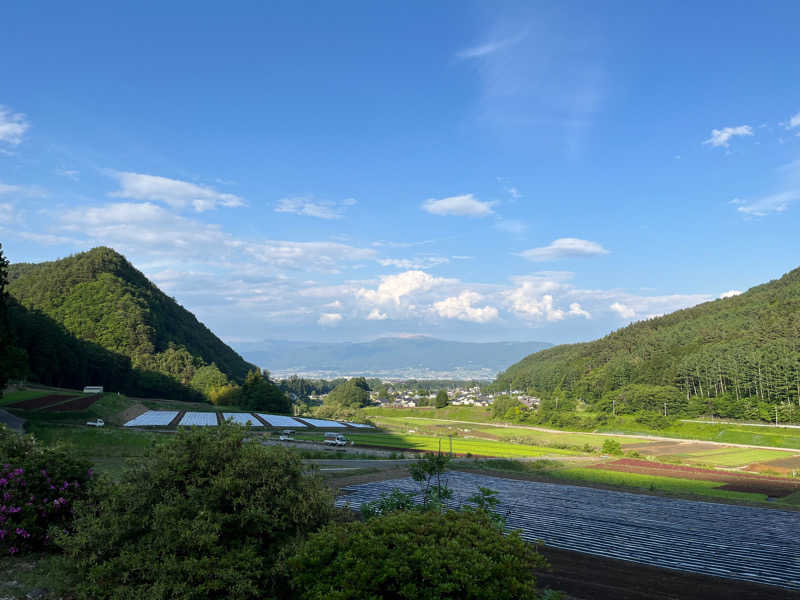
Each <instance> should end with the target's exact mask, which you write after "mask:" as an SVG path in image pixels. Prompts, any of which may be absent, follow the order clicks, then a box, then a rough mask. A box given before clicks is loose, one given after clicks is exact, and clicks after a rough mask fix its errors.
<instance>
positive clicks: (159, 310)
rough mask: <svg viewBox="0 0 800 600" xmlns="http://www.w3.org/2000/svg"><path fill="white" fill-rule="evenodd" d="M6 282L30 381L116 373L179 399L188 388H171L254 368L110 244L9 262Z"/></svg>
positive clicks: (239, 377) (239, 375) (128, 382)
mask: <svg viewBox="0 0 800 600" xmlns="http://www.w3.org/2000/svg"><path fill="white" fill-rule="evenodd" d="M8 280H9V284H8V288H7V291H8V292H9V294H10V298H9V320H10V324H11V330H12V334H13V336H14V337H15V339H16V345H17V346H19V347H20V348H22V349H23V350H25V351H26V352H27V355H28V359H29V362H30V368H29V373H28V375H29V376H30V377H31V378H34V379H39V380H42V379H49V380H50V381H47V383H53V384H65V383H67V381H65V380H70V379H76V378H78V377H80V378H81V380H82V381H86V382H88V381H93V382H97V381H103V380H108V379H109V378H111V379H112V380H113V381H114V382H116V383H117V386H118V387H124V388H126V389H127V390H129V391H137V392H140V393H146V392H149V393H159V392H163V393H168V394H169V395H170V396H172V397H175V396H176V395H177V396H184V395H186V394H181V393H177V391H178V390H177V389H172V390H168V389H165V388H171V387H174V386H175V384H176V383H177V384H178V387H180V386H182V387H183V388H185V390H184V391H186V392H187V393H188V391H189V390H192V389H194V390H199V389H201V387H202V385H203V381H211V382H212V383H213V384H215V385H219V384H223V383H224V382H225V380H226V378H229V379H231V380H233V381H235V382H239V383H241V382H243V381H244V379H245V377H246V376H247V373H248V371H249V370H250V369H252V368H253V367H252V365H249V364H248V363H247V362H246V361H245V360H244V359H242V358H241V357H240V356H239V355H238V354H237V353H236V352H234V351H233V350H232V349H231V348H229V347H228V346H227V345H225V343H223V342H222V341H221V340H220V339H219V338H217V337H216V336H215V335H214V334H213V333H212V332H211V331H210V330H209V329H208V328H207V327H206V326H205V325H203V324H202V323H200V322H199V321H198V320H197V319H196V318H195V316H194V315H193V314H192V313H190V312H189V311H188V310H186V309H185V308H183V307H182V306H180V305H179V304H178V303H177V302H176V301H175V300H173V299H172V298H170V297H169V296H167V295H166V294H164V293H163V292H161V291H160V290H159V289H158V288H157V287H156V286H155V285H154V284H153V283H151V282H150V281H149V280H148V279H147V278H146V277H145V276H144V275H143V274H142V273H141V272H139V271H138V270H136V269H135V268H134V267H133V266H132V265H131V264H130V263H129V262H128V261H127V260H126V259H125V257H123V256H122V255H120V254H119V253H117V252H115V251H114V250H112V249H110V248H102V247H101V248H95V249H93V250H90V251H89V252H84V253H81V254H76V255H74V256H70V257H68V258H64V259H61V260H57V261H53V262H46V263H40V264H12V265H10V267H9V269H8ZM213 366H216V369H215V368H213ZM217 369H218V370H219V371H217ZM76 370H77V371H78V373H75V371H76ZM131 370H132V371H133V373H129V371H131ZM220 372H221V373H220ZM84 377H85V379H83V378H84ZM54 379H58V381H55V380H54ZM70 383H80V382H72V381H70ZM189 395H191V394H189Z"/></svg>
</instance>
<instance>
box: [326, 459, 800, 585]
mask: <svg viewBox="0 0 800 600" xmlns="http://www.w3.org/2000/svg"><path fill="white" fill-rule="evenodd" d="M447 482H448V486H449V488H450V489H451V490H453V492H454V498H453V502H454V504H456V505H459V504H462V503H464V502H465V501H466V499H467V498H468V497H469V496H471V495H472V494H474V493H475V492H476V491H477V489H478V487H479V486H482V487H487V488H490V489H493V490H496V491H497V492H498V499H499V500H500V503H499V505H498V509H497V510H498V512H499V513H500V514H502V515H504V516H506V518H507V525H508V528H509V529H519V530H521V532H522V537H523V538H524V539H526V540H528V541H535V540H541V541H542V542H544V544H545V545H547V546H551V547H553V548H561V549H564V550H573V551H577V552H582V553H586V554H592V555H595V556H602V557H607V558H614V559H620V560H626V561H631V562H635V563H642V564H646V565H652V566H656V567H661V568H667V569H675V570H678V571H684V572H691V573H700V574H705V575H712V576H716V577H724V578H728V579H738V580H742V581H751V582H755V583H759V584H765V585H773V586H779V587H783V588H787V589H791V590H800V556H798V554H797V548H798V545H797V539H796V535H797V531H800V514H798V513H795V512H790V511H782V510H771V509H760V508H752V507H745V506H735V505H728V504H716V503H711V502H698V501H690V500H677V499H672V498H658V497H652V496H643V495H638V494H631V493H626V492H614V491H608V490H599V489H593V488H586V487H576V486H570V485H562V484H552V483H541V482H533V481H519V480H511V479H502V478H498V477H490V476H485V475H476V474H472V473H463V472H451V473H448V475H447ZM393 489H400V490H401V491H405V492H414V493H418V492H419V487H418V484H417V483H416V482H414V481H413V480H412V479H410V478H403V479H394V480H387V481H376V482H372V483H364V484H358V485H350V486H346V487H344V488H343V489H342V491H343V492H345V494H346V495H343V496H340V497H339V498H338V499H337V501H336V502H337V505H338V506H345V505H349V506H350V507H352V508H354V509H357V508H358V507H359V506H360V505H361V504H362V503H364V502H369V501H372V500H375V499H377V498H378V497H380V495H381V494H382V493H387V492H391V490H393Z"/></svg>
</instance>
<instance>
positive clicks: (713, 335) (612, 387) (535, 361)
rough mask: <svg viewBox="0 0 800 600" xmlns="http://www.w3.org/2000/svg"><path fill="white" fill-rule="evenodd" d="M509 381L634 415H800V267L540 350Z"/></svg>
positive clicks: (502, 384) (503, 380) (505, 378)
mask: <svg viewBox="0 0 800 600" xmlns="http://www.w3.org/2000/svg"><path fill="white" fill-rule="evenodd" d="M509 385H511V386H512V387H515V388H523V389H530V390H532V391H533V392H535V393H537V394H539V395H541V396H543V397H545V398H549V397H554V396H562V397H565V398H567V399H573V400H580V399H583V400H584V401H586V402H587V403H589V404H590V405H592V404H593V405H595V407H596V408H598V409H599V410H601V411H606V412H610V411H612V410H614V411H616V414H620V410H622V412H623V413H624V412H626V404H627V408H628V411H627V412H638V411H640V410H651V411H661V410H663V402H665V401H669V402H671V403H673V405H674V408H675V409H676V410H677V411H678V412H681V413H682V414H691V413H695V414H699V413H700V412H707V411H708V410H713V411H714V412H715V413H716V414H720V415H722V416H731V417H738V418H762V419H774V418H775V409H776V408H777V409H778V417H779V419H780V420H781V421H783V422H786V421H789V420H791V421H797V420H798V418H800V405H799V404H798V403H799V402H800V269H795V270H794V271H791V272H790V273H787V274H786V275H784V276H783V277H781V278H780V279H778V280H775V281H771V282H769V283H766V284H763V285H759V286H757V287H754V288H752V289H750V290H749V291H747V292H745V293H744V294H741V295H738V296H734V297H732V298H725V299H720V300H714V301H711V302H706V303H704V304H700V305H698V306H695V307H693V308H689V309H685V310H679V311H677V312H674V313H671V314H669V315H666V316H663V317H658V318H653V319H649V320H646V321H640V322H637V323H633V324H631V325H628V326H627V327H624V328H622V329H619V330H617V331H615V332H613V333H611V334H609V335H607V336H606V337H604V338H602V339H599V340H596V341H593V342H588V343H581V344H569V345H562V346H556V347H554V348H549V349H547V350H543V351H541V352H537V353H535V354H531V355H530V356H528V357H526V358H524V359H523V360H521V361H520V362H518V363H516V364H514V365H513V366H511V367H509V368H508V370H506V371H505V372H503V373H500V374H499V375H498V377H497V380H496V384H495V387H496V388H497V389H507V388H508V386H509ZM652 386H659V387H658V388H654V387H652ZM612 401H613V407H612ZM568 405H569V403H566V404H565V406H568Z"/></svg>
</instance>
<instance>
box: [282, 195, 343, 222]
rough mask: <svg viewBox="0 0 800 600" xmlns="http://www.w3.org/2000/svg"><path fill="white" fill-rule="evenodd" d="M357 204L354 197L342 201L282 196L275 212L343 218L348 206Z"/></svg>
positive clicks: (320, 217) (322, 217)
mask: <svg viewBox="0 0 800 600" xmlns="http://www.w3.org/2000/svg"><path fill="white" fill-rule="evenodd" d="M354 204H356V200H355V199H354V198H346V199H345V200H342V201H341V202H338V203H337V202H330V201H326V200H319V201H315V200H314V199H313V198H309V197H306V196H300V197H294V198H281V199H280V200H279V201H278V204H277V206H276V207H275V212H279V213H292V214H296V215H303V216H306V217H317V218H318V219H341V218H342V216H343V215H344V211H345V210H346V209H347V207H348V206H353V205H354Z"/></svg>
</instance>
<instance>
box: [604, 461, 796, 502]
mask: <svg viewBox="0 0 800 600" xmlns="http://www.w3.org/2000/svg"><path fill="white" fill-rule="evenodd" d="M589 468H591V469H603V470H606V471H621V472H623V473H642V474H645V475H659V476H662V477H677V478H680V479H697V480H702V481H719V482H722V483H725V484H726V485H724V486H723V487H722V489H724V490H730V491H736V492H751V493H756V494H766V495H767V496H770V497H773V498H782V497H783V496H788V495H789V494H791V493H793V492H797V491H800V481H794V480H791V479H784V478H781V477H767V476H765V475H745V474H740V473H731V472H729V471H714V470H711V469H699V468H696V467H687V466H683V465H671V464H663V463H654V462H651V461H647V460H636V459H633V458H622V459H620V460H615V461H612V462H606V463H598V464H596V465H592V466H591V467H589Z"/></svg>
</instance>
